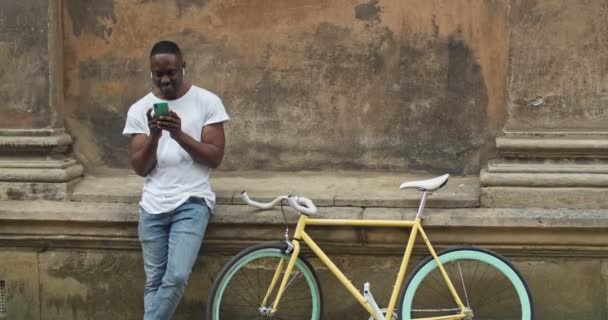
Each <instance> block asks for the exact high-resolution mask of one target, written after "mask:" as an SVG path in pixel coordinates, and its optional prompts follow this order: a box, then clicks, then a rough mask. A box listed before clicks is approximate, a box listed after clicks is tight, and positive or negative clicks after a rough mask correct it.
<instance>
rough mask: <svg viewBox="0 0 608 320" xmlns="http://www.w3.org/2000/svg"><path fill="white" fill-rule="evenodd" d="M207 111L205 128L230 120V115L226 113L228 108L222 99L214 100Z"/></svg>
mask: <svg viewBox="0 0 608 320" xmlns="http://www.w3.org/2000/svg"><path fill="white" fill-rule="evenodd" d="M206 111H207V112H206V114H205V121H204V123H203V126H206V125H208V124H213V123H220V122H226V121H228V120H230V117H229V116H228V113H226V108H224V104H223V103H222V100H221V99H220V98H215V99H213V102H212V103H210V104H209V107H208V108H207V110H206Z"/></svg>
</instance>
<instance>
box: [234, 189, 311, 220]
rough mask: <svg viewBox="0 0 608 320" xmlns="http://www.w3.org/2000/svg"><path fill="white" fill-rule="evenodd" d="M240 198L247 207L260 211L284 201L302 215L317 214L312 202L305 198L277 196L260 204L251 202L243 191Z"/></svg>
mask: <svg viewBox="0 0 608 320" xmlns="http://www.w3.org/2000/svg"><path fill="white" fill-rule="evenodd" d="M241 198H242V199H243V201H245V203H247V204H248V205H250V206H252V207H256V208H258V209H262V210H268V209H272V208H273V207H275V206H276V205H277V204H279V203H281V201H282V200H284V199H286V200H287V202H289V205H290V206H291V207H292V208H294V209H296V210H297V211H298V212H300V213H303V214H306V215H313V214H315V213H317V207H316V206H315V204H314V203H313V202H312V200H310V199H308V198H305V197H299V196H295V195H289V196H278V197H276V198H275V199H274V200H272V201H270V202H267V203H262V202H257V201H253V200H251V198H249V195H248V194H247V192H245V191H243V192H241Z"/></svg>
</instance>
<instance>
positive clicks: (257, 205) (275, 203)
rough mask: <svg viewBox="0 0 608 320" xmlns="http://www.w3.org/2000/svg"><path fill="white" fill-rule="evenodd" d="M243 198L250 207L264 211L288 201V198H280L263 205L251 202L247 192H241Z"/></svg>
mask: <svg viewBox="0 0 608 320" xmlns="http://www.w3.org/2000/svg"><path fill="white" fill-rule="evenodd" d="M241 198H242V199H243V201H245V203H247V204H248V205H250V206H252V207H256V208H258V209H264V210H268V209H272V208H273V207H274V206H276V205H277V204H278V203H279V202H281V200H283V199H288V197H287V196H278V197H277V198H276V199H274V200H272V201H270V202H268V203H261V202H257V201H253V200H251V198H249V196H248V195H247V192H245V191H243V192H241Z"/></svg>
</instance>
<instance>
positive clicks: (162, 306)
mask: <svg viewBox="0 0 608 320" xmlns="http://www.w3.org/2000/svg"><path fill="white" fill-rule="evenodd" d="M209 216H210V210H209V207H207V205H206V204H205V201H204V200H203V199H198V198H190V199H188V201H186V202H185V203H184V204H182V205H180V206H179V207H177V208H176V209H175V210H173V211H171V212H167V213H161V214H150V213H147V212H146V211H145V210H144V209H143V208H141V207H140V215H139V226H138V233H139V241H140V242H141V248H142V252H143V258H144V271H145V273H146V287H145V290H144V320H168V319H170V318H171V316H172V315H173V313H174V312H175V308H176V307H177V305H178V304H179V301H180V299H181V297H182V295H183V294H184V289H185V288H186V284H187V282H188V278H189V277H190V273H191V272H192V267H193V266H194V262H195V261H196V257H197V256H198V251H199V249H200V247H201V244H202V242H203V236H204V235H205V229H206V228H207V224H208V222H209Z"/></svg>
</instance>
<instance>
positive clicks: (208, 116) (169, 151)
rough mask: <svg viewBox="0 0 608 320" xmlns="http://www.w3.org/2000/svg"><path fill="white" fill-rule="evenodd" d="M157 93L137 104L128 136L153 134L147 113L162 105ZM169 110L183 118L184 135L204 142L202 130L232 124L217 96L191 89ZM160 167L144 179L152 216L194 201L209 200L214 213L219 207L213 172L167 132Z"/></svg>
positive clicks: (130, 117)
mask: <svg viewBox="0 0 608 320" xmlns="http://www.w3.org/2000/svg"><path fill="white" fill-rule="evenodd" d="M161 101H165V100H161V99H159V98H157V97H156V96H155V95H154V94H153V93H149V94H147V95H146V96H145V97H143V98H141V99H140V100H139V101H137V102H136V103H134V104H133V105H132V106H131V107H130V108H129V112H128V114H127V123H126V124H125V129H124V130H123V132H122V133H123V134H124V135H131V134H146V135H149V134H150V129H149V128H148V119H147V117H146V112H147V111H148V109H150V108H152V104H153V103H156V102H161ZM167 102H168V103H169V109H170V110H173V111H174V112H175V113H177V115H179V117H180V118H181V123H182V131H183V132H185V133H187V134H188V135H190V136H191V137H192V138H194V139H195V140H196V141H201V134H202V129H203V127H204V126H206V125H208V124H212V123H219V122H224V121H227V120H229V119H230V118H229V117H228V114H227V113H226V110H225V108H224V105H223V104H222V100H220V98H218V97H217V96H216V95H215V94H213V93H211V92H209V91H207V90H205V89H202V88H199V87H196V86H191V87H190V89H189V90H188V92H186V94H185V95H184V96H182V97H181V98H178V99H176V100H170V101H167ZM156 159H157V164H156V168H154V169H153V170H152V171H151V172H150V173H149V174H148V175H147V176H146V178H145V179H144V187H143V193H142V198H141V202H140V203H139V204H140V205H141V207H142V208H143V209H144V210H146V212H148V213H165V212H170V211H172V210H174V209H175V208H177V207H179V206H180V205H181V204H182V203H184V202H185V201H186V200H188V198H190V197H200V198H203V199H205V201H206V203H207V205H208V206H209V208H210V209H213V207H214V205H215V193H213V191H212V190H211V185H210V184H209V173H210V171H211V169H210V168H209V167H207V166H205V165H203V164H200V163H197V162H195V161H194V160H193V159H192V157H191V156H190V154H188V152H186V150H184V149H183V148H182V147H181V146H180V145H179V144H178V143H177V142H176V141H175V140H173V139H172V138H171V135H170V133H169V132H167V131H165V130H163V132H162V136H161V138H160V140H159V141H158V147H157V149H156Z"/></svg>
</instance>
